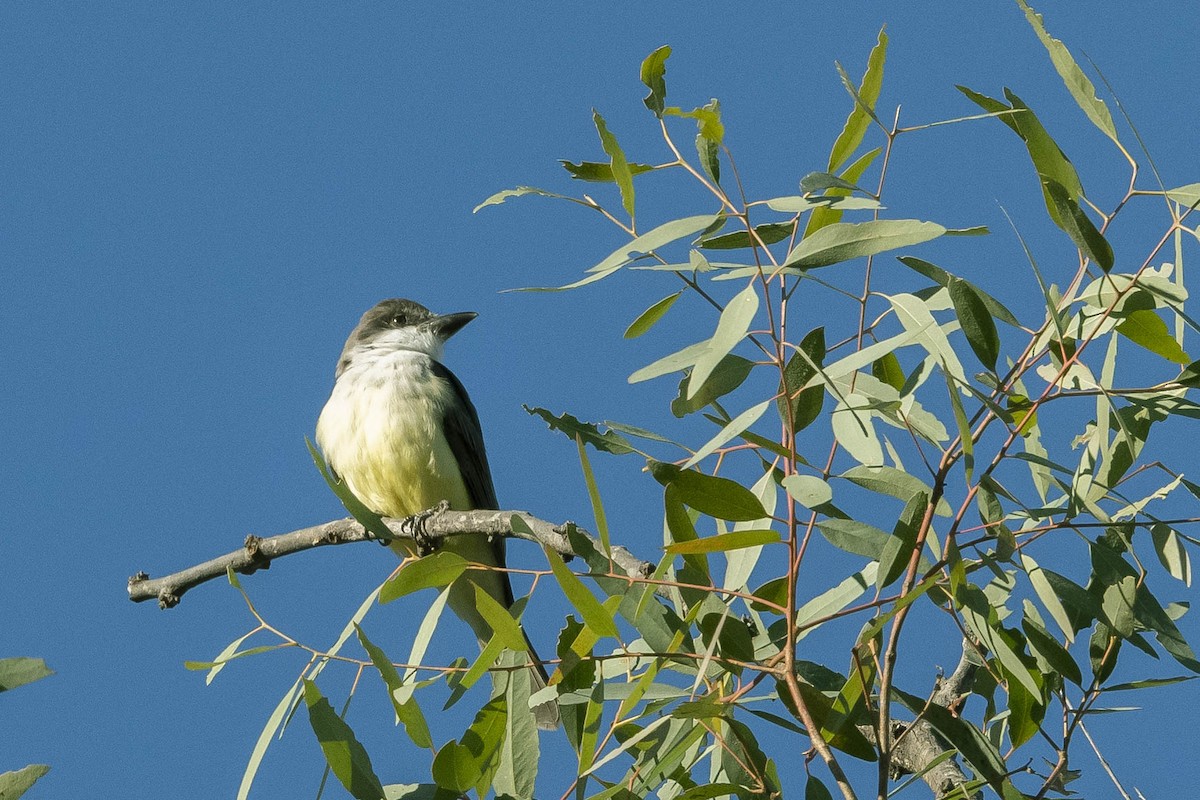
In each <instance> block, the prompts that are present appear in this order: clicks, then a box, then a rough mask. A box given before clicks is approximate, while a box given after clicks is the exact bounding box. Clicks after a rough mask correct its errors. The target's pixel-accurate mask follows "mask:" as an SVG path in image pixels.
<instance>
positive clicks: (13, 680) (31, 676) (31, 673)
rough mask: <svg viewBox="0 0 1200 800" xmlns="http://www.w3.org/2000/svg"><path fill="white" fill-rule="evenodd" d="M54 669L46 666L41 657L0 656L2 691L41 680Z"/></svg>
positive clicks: (0, 687)
mask: <svg viewBox="0 0 1200 800" xmlns="http://www.w3.org/2000/svg"><path fill="white" fill-rule="evenodd" d="M53 674H54V670H52V669H50V668H49V667H47V666H46V662H45V661H43V660H42V659H40V658H25V657H16V658H0V692H7V691H8V690H9V689H15V688H17V687H18V686H24V685H25V684H27V683H33V682H34V681H39V680H41V679H42V678H45V677H47V676H49V675H53Z"/></svg>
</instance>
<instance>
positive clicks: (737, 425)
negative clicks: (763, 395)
mask: <svg viewBox="0 0 1200 800" xmlns="http://www.w3.org/2000/svg"><path fill="white" fill-rule="evenodd" d="M770 405H771V401H770V400H764V401H762V402H761V403H759V404H758V405H756V406H750V408H748V409H746V410H745V411H743V412H742V413H740V414H738V415H737V416H736V417H734V418H733V419H731V420H730V421H729V422H728V423H726V424H725V426H724V427H722V428H721V430H720V431H718V432H717V435H716V436H714V437H713V438H712V439H710V440H708V442H706V443H705V445H704V446H703V447H701V448H700V449H699V450H697V451H696V452H695V453H693V454H692V457H691V458H689V459H688V460H687V461H686V462H685V463H684V465H683V469H690V468H691V467H694V466H696V465H697V464H699V463H700V462H701V461H703V460H704V459H706V458H708V457H709V456H710V455H712V454H713V453H714V452H716V451H717V449H718V448H720V447H723V446H725V445H726V444H727V443H728V442H729V440H731V439H733V438H734V437H735V436H741V435H742V434H743V433H744V432H745V431H746V429H747V428H749V427H750V426H751V425H753V424H754V423H756V422H758V419H759V417H761V416H762V415H763V414H764V413H766V411H767V408H768V407H769V406H770Z"/></svg>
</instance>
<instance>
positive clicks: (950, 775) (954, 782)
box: [857, 639, 983, 798]
mask: <svg viewBox="0 0 1200 800" xmlns="http://www.w3.org/2000/svg"><path fill="white" fill-rule="evenodd" d="M978 670H979V657H978V656H977V655H976V654H975V648H974V646H973V645H972V644H971V642H969V641H968V640H966V639H964V640H963V653H962V657H961V658H960V659H959V661H958V666H957V667H955V668H954V672H952V673H950V675H949V676H946V677H943V678H939V679H938V681H937V685H936V687H935V688H934V690H933V695H932V696H931V697H930V699H929V702H930V703H931V704H934V705H939V706H944V707H946V708H949V709H950V710H952V711H957V709H958V708H959V706H960V705H961V704H962V701H963V700H964V699H965V698H966V696H967V695H969V694H970V693H971V685H972V684H973V683H974V682H975V673H976V672H977V671H978ZM857 727H858V730H859V731H861V732H862V734H863V735H864V736H866V737H867V739H868V740H869V741H870V742H871V743H872V744H877V743H878V739H877V738H876V735H875V734H876V731H875V726H874V725H858V726H857ZM891 729H892V730H891V733H892V742H891V745H892V746H891V748H890V755H891V768H892V770H893V772H894V773H900V774H907V775H920V776H921V780H923V781H925V783H926V784H928V785H929V788H930V789H932V790H933V796H934V797H937V798H941V797H947V796H949V795H950V794H952V793H955V792H958V791H959V790H960V789H961V787H965V786H966V785H967V784H969V783H970V782H971V781H970V778H968V777H967V776H966V773H964V772H963V770H962V767H961V766H959V764H958V759H957V758H947V759H946V760H945V761H943V762H941V763H940V764H936V765H934V766H933V767H930V766H929V765H930V764H931V763H933V761H934V759H936V758H938V757H939V756H941V755H942V754H943V753H945V752H947V751H950V750H953V749H954V748H952V747H948V746H947V745H946V743H945V742H943V741H942V739H941V737H940V736H938V734H937V732H936V731H935V730H934V729H933V726H932V725H930V724H929V723H928V722H926V721H925V720H923V719H917V721H916V722H912V723H903V722H894V723H893V724H892V725H891ZM960 796H962V795H960ZM970 797H972V798H981V797H983V793H982V792H975V793H973V794H971V795H970Z"/></svg>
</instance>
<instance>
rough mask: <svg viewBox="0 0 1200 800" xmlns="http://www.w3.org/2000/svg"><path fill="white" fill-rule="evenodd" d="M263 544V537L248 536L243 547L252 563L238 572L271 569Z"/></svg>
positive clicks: (248, 573) (249, 572)
mask: <svg viewBox="0 0 1200 800" xmlns="http://www.w3.org/2000/svg"><path fill="white" fill-rule="evenodd" d="M262 542H263V539H262V537H261V536H255V535H254V534H253V533H251V534H248V535H247V536H246V539H245V541H243V542H242V547H244V548H245V549H246V556H247V558H249V559H250V563H248V564H246V566H244V567H242V568H240V569H238V572H240V573H242V574H243V575H253V574H254V573H255V572H258V571H259V570H260V569H270V568H271V559H270V558H269V557H268V556H267V554H266V553H264V552H263V551H262ZM175 602H179V600H178V599H176V601H175Z"/></svg>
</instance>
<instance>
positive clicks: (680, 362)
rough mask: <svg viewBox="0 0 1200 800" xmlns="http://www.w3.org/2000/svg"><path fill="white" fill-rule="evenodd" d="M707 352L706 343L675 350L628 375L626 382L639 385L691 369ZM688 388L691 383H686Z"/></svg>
mask: <svg viewBox="0 0 1200 800" xmlns="http://www.w3.org/2000/svg"><path fill="white" fill-rule="evenodd" d="M707 351H708V342H697V343H696V344H689V345H688V346H687V347H685V348H683V349H682V350H676V351H675V352H674V353H671V354H670V355H668V356H663V357H662V358H660V359H658V360H657V361H655V362H653V363H650V364H647V365H646V366H644V367H642V368H641V369H639V370H637V371H636V372H634V373H633V374H632V375H630V376H629V378H628V380H629V382H630V383H641V382H642V381H648V380H650V379H651V378H657V377H659V376H661V375H668V374H670V373H672V372H679V371H680V370H684V369H687V368H688V367H693V366H695V364H696V359H698V358H700V356H702V355H703V354H704V353H705V352H707ZM688 386H689V387H690V386H691V381H689V382H688Z"/></svg>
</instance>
